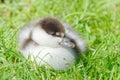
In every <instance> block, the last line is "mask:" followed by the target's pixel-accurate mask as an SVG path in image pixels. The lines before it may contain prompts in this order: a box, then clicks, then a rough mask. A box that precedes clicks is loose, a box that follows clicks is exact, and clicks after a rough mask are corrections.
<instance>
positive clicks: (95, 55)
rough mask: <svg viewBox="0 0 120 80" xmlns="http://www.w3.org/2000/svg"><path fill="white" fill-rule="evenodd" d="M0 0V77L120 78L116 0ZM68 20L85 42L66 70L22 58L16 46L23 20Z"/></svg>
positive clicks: (118, 6) (18, 79) (33, 79)
mask: <svg viewBox="0 0 120 80" xmlns="http://www.w3.org/2000/svg"><path fill="white" fill-rule="evenodd" d="M1 1H2V0H0V80H120V0H3V1H4V2H1ZM47 16H51V17H56V18H58V19H61V20H63V21H66V22H69V23H70V24H71V25H72V27H73V28H74V29H75V31H77V32H78V33H79V35H81V36H82V37H83V38H84V39H85V40H86V42H87V43H88V51H87V54H86V55H80V59H79V61H78V63H77V64H75V65H73V66H72V67H71V68H70V69H69V70H67V71H55V70H53V69H46V68H44V67H39V66H37V67H36V69H34V64H33V63H32V62H31V61H30V60H26V59H25V58H24V57H23V56H22V55H21V54H20V52H19V51H18V50H17V48H18V43H17V38H18V32H19V30H20V29H21V28H22V27H23V25H24V24H26V23H28V22H29V21H31V20H35V19H38V18H42V17H47Z"/></svg>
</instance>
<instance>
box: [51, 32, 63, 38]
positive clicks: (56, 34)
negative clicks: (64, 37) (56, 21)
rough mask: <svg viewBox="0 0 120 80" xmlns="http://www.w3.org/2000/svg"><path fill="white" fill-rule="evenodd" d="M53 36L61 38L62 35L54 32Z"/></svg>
mask: <svg viewBox="0 0 120 80" xmlns="http://www.w3.org/2000/svg"><path fill="white" fill-rule="evenodd" d="M51 35H52V36H56V37H61V35H60V34H59V32H52V33H51Z"/></svg>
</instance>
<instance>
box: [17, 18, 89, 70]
mask: <svg viewBox="0 0 120 80" xmlns="http://www.w3.org/2000/svg"><path fill="white" fill-rule="evenodd" d="M18 42H19V51H20V52H21V53H22V54H23V56H24V57H25V58H26V59H28V57H29V56H31V60H32V61H34V60H35V61H36V62H37V64H38V65H40V66H42V65H45V66H47V67H48V66H50V67H52V68H54V69H56V70H67V69H69V68H70V66H71V65H72V64H73V63H75V62H76V59H77V57H78V53H85V51H86V46H87V45H86V42H85V41H84V40H83V39H82V38H81V37H80V36H79V35H78V34H77V33H76V32H75V31H74V30H73V29H72V27H71V26H70V25H69V24H68V23H66V22H63V21H59V20H57V19H55V18H43V19H39V20H36V21H32V22H30V23H29V24H27V25H25V26H24V27H23V29H22V30H21V31H20V33H19V41H18Z"/></svg>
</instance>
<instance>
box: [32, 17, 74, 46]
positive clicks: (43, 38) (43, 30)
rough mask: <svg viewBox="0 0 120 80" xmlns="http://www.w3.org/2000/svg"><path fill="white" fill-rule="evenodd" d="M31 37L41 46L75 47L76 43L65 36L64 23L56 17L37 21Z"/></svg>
mask: <svg viewBox="0 0 120 80" xmlns="http://www.w3.org/2000/svg"><path fill="white" fill-rule="evenodd" d="M31 38H32V40H33V41H35V42H36V43H37V44H39V45H40V46H48V47H63V46H64V47H71V46H72V47H73V46H74V45H75V44H74V43H72V42H71V41H70V40H69V39H67V38H66V37H65V29H64V26H63V25H62V23H61V22H60V21H59V20H57V19H55V18H44V19H41V20H39V21H38V22H37V23H36V26H35V28H34V29H33V30H32V32H31Z"/></svg>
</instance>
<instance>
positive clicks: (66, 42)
mask: <svg viewBox="0 0 120 80" xmlns="http://www.w3.org/2000/svg"><path fill="white" fill-rule="evenodd" d="M60 45H62V46H64V47H69V48H75V44H74V43H73V42H71V41H70V40H69V39H67V38H63V39H62V41H61V42H60Z"/></svg>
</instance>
